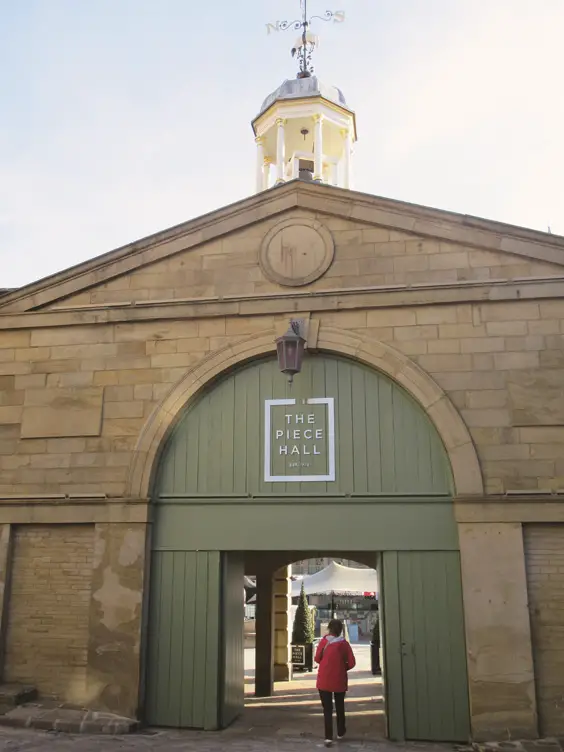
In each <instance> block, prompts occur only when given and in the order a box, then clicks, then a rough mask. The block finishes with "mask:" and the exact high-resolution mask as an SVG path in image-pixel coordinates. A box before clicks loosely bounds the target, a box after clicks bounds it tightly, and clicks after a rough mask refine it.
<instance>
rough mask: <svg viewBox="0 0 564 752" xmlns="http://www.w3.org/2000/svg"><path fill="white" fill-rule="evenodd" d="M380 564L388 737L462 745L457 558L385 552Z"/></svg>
mask: <svg viewBox="0 0 564 752" xmlns="http://www.w3.org/2000/svg"><path fill="white" fill-rule="evenodd" d="M382 559H383V563H382V564H383V572H382V574H383V597H384V603H383V605H384V614H385V624H384V658H385V687H386V694H387V709H388V714H387V715H388V718H387V720H388V733H389V736H390V738H392V739H394V740H402V739H409V740H412V741H416V740H420V741H459V742H465V741H468V739H469V738H470V714H469V704H468V677H467V668H466V645H465V640H464V622H463V619H464V614H463V606H462V588H461V581H460V556H459V554H458V552H457V551H400V552H395V551H388V552H384V554H383V557H382Z"/></svg>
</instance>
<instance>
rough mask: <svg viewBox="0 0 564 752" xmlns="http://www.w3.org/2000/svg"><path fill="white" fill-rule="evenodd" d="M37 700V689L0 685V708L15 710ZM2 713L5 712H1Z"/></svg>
mask: <svg viewBox="0 0 564 752" xmlns="http://www.w3.org/2000/svg"><path fill="white" fill-rule="evenodd" d="M36 698H37V689H36V688H35V687H32V686H30V685H26V684H0V708H8V709H11V708H15V707H17V706H18V705H23V704H24V703H26V702H33V701H34V700H35V699H36ZM2 712H3V713H5V712H6V710H2Z"/></svg>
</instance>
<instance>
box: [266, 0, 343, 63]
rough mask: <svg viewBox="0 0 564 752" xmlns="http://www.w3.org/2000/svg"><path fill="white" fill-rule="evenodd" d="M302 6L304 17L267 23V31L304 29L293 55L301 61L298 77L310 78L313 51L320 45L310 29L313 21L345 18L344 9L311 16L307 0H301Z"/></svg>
mask: <svg viewBox="0 0 564 752" xmlns="http://www.w3.org/2000/svg"><path fill="white" fill-rule="evenodd" d="M300 6H301V9H302V17H301V19H300V18H297V19H296V20H295V21H276V23H267V24H266V31H267V33H268V34H271V33H272V32H273V31H286V30H287V29H294V31H299V30H300V29H301V30H302V34H301V36H300V37H298V39H297V40H296V42H295V44H294V46H293V47H292V57H296V55H297V57H298V61H299V73H298V78H309V76H311V74H312V73H313V65H312V62H311V56H312V54H313V51H314V50H315V48H316V47H317V46H318V43H319V41H318V38H317V36H316V35H315V34H312V33H311V31H309V27H310V26H311V22H312V21H314V20H319V21H332V22H333V23H343V21H344V20H345V11H344V10H326V11H325V12H324V14H323V15H322V16H309V18H308V15H307V0H300Z"/></svg>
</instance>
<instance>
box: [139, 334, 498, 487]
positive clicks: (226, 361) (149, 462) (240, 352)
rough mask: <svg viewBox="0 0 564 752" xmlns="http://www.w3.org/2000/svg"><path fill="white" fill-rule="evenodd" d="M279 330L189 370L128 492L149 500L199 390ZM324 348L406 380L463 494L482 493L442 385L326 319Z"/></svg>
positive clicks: (267, 349)
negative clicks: (167, 445) (169, 438)
mask: <svg viewBox="0 0 564 752" xmlns="http://www.w3.org/2000/svg"><path fill="white" fill-rule="evenodd" d="M274 339H275V332H274V330H265V331H263V332H261V333H260V334H257V335H254V336H252V337H248V338H245V339H242V340H240V341H239V342H237V343H234V344H232V345H227V346H226V347H224V348H222V349H221V350H218V351H216V352H215V353H213V354H211V355H210V356H209V357H207V358H205V359H204V360H202V361H201V362H200V363H199V364H198V365H197V366H195V367H194V368H192V369H191V370H189V371H188V372H187V373H186V375H185V376H184V377H183V379H182V380H181V381H180V382H179V383H178V384H176V386H174V387H173V388H172V389H171V391H170V392H169V394H168V395H167V396H166V397H165V398H164V399H163V400H162V401H161V403H160V404H159V405H158V406H157V407H156V408H155V410H154V411H153V413H152V415H151V416H150V417H149V419H148V421H147V423H146V424H145V427H144V429H143V431H142V432H141V434H140V437H139V440H138V442H137V446H136V449H135V454H134V458H133V461H132V464H131V466H130V471H129V476H128V482H127V488H126V495H127V496H129V497H130V498H137V499H147V498H149V495H150V487H151V481H152V477H153V472H154V469H155V467H156V465H157V462H158V456H159V452H160V449H161V446H162V444H163V440H164V439H165V437H166V435H167V433H168V431H169V429H170V428H171V426H172V425H173V424H174V422H175V420H176V419H177V416H178V415H179V414H180V413H181V411H182V409H183V408H184V407H185V405H186V404H187V403H188V402H189V401H190V399H191V398H192V397H194V395H195V394H197V393H198V392H199V390H200V389H202V387H204V386H205V385H206V384H207V383H208V382H210V381H211V380H213V379H214V378H216V377H217V376H219V375H220V374H222V373H224V372H226V371H228V370H229V369H231V368H233V367H234V366H237V365H240V364H242V363H245V362H246V361H250V360H252V359H253V358H258V357H260V356H263V355H267V354H269V353H273V352H274ZM316 349H317V350H318V351H322V352H327V353H334V354H337V355H344V356H348V357H350V358H353V359H355V360H357V361H360V362H361V363H364V364H366V365H368V366H371V367H373V368H375V369H376V370H378V371H381V372H382V373H384V374H386V375H387V376H389V377H390V378H392V379H393V380H394V381H396V382H397V383H398V384H400V385H401V386H402V387H403V388H404V389H405V390H406V391H407V392H408V393H409V394H410V395H411V396H412V397H413V398H414V399H415V400H416V401H417V402H418V403H419V404H420V405H421V407H422V408H423V409H424V411H425V412H426V414H427V415H428V417H429V419H430V420H431V421H432V423H433V424H434V426H435V428H436V429H437V431H438V433H439V436H440V437H441V440H442V442H443V444H444V447H445V449H446V452H447V454H448V458H449V461H450V464H451V468H452V474H453V478H454V488H455V494H456V495H457V496H481V495H483V493H484V485H483V479H482V473H481V468H480V463H479V459H478V455H477V452H476V448H475V446H474V443H473V441H472V437H471V436H470V433H469V431H468V428H467V427H466V424H465V423H464V421H463V420H462V418H461V417H460V415H459V413H458V411H457V410H456V408H455V407H454V405H453V404H452V402H451V401H450V399H449V398H448V396H447V395H446V394H445V393H444V391H443V390H442V389H441V387H440V386H439V385H438V384H437V383H436V382H435V381H434V380H433V379H432V378H431V376H429V374H428V373H426V372H425V371H424V370H423V369H422V368H421V367H420V366H418V365H417V364H416V363H414V362H413V361H412V360H410V359H409V358H408V357H407V356H406V355H404V354H403V353H401V352H399V351H398V350H396V349H394V348H393V347H390V346H389V345H386V344H384V343H382V342H379V341H377V340H374V339H371V338H369V337H366V336H364V335H361V334H358V333H352V332H348V331H345V330H342V329H337V328H334V327H330V326H324V325H323V324H321V326H320V329H319V336H318V341H317V347H316Z"/></svg>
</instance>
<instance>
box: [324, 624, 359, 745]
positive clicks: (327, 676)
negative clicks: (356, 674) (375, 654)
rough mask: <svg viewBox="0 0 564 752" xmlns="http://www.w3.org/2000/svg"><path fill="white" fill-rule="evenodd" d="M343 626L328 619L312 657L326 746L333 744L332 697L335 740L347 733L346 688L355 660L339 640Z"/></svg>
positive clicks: (344, 642) (349, 650)
mask: <svg viewBox="0 0 564 752" xmlns="http://www.w3.org/2000/svg"><path fill="white" fill-rule="evenodd" d="M342 634H343V622H342V621H340V620H339V619H331V621H330V622H329V626H328V628H327V635H326V637H324V638H323V639H322V640H321V642H320V643H319V645H318V646H317V651H316V653H315V662H316V663H319V671H318V673H317V689H318V690H319V697H320V698H321V704H322V705H323V717H324V719H325V746H326V747H330V746H331V745H332V744H333V697H335V710H336V713H337V739H342V738H343V736H344V735H345V733H346V730H347V728H346V723H345V694H346V692H347V689H348V688H349V682H348V676H347V671H350V670H351V668H354V667H355V665H356V660H355V657H354V653H353V651H352V649H351V646H350V645H349V643H348V642H347V641H346V640H345V638H344V637H343V636H342Z"/></svg>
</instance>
